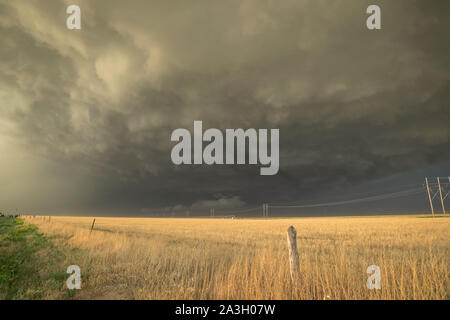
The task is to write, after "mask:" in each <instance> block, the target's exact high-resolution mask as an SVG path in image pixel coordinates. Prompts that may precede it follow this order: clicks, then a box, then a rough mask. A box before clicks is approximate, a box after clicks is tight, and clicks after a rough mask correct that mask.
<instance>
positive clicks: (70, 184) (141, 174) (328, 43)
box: [0, 0, 450, 215]
mask: <svg viewBox="0 0 450 320" xmlns="http://www.w3.org/2000/svg"><path fill="white" fill-rule="evenodd" d="M70 4H78V5H79V6H80V8H81V12H82V14H81V15H82V19H81V20H82V21H81V23H82V29H81V30H68V29H67V28H66V19H67V17H68V15H67V14H66V7H67V6H68V5H70ZM369 4H378V5H380V7H381V10H382V11H381V12H382V29H381V30H377V31H370V30H368V29H367V28H366V18H367V16H368V15H367V14H366V8H367V6H368V5H369ZM449 12H450V1H439V0H434V1H425V0H424V1H413V0H395V1H394V0H390V1H375V0H374V1H362V0H358V1H349V0H342V1H339V0H326V1H325V0H323V1H319V0H283V1H275V0H273V1H268V0H250V1H249V0H239V1H234V0H227V1H210V0H197V1H184V0H183V1H181V0H180V1H162V0H158V1H148V0H145V1H137V0H133V1H123V0H121V1H112V0H108V1H106V0H105V1H101V0H95V1H94V0H89V1H88V0H86V1H75V0H73V1H54V0H39V1H31V0H30V1H6V0H0V184H1V192H0V208H3V209H8V210H12V209H14V208H19V210H22V211H28V212H49V213H53V214H57V213H60V214H92V213H103V214H108V213H111V214H113V213H118V212H122V213H125V214H130V215H131V214H146V213H151V212H157V211H161V210H166V211H180V212H183V211H185V210H192V211H193V212H195V211H196V210H198V211H201V208H209V207H213V206H214V207H217V208H224V209H228V208H231V209H235V208H246V207H247V206H253V205H260V204H261V203H262V202H290V201H302V200H307V199H311V198H314V197H316V196H317V194H318V193H319V192H323V191H324V190H341V189H345V188H349V187H351V186H358V185H364V184H370V183H371V182H373V181H380V179H389V177H391V176H398V175H402V174H408V173H410V172H417V170H424V169H427V168H430V170H434V169H435V168H440V167H442V166H444V165H447V164H450V103H449V101H450V72H449V67H450V41H449V38H448V31H449V30H450V15H449ZM194 120H202V121H203V126H204V127H205V128H219V129H225V128H269V129H270V128H279V129H280V171H279V173H278V174H277V175H275V176H260V175H259V167H258V166H242V165H240V166H239V165H213V166H206V165H197V166H194V165H191V166H188V165H185V166H175V165H173V164H172V162H171V159H170V152H171V149H172V147H173V146H174V143H173V142H171V141H170V135H171V132H172V131H173V130H174V129H176V128H187V129H189V130H191V131H192V128H193V121H194ZM438 173H439V172H438ZM444 173H445V172H443V174H444ZM447 173H448V172H447ZM425 174H426V172H425ZM421 182H422V181H418V183H421Z"/></svg>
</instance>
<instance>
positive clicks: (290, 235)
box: [287, 226, 300, 283]
mask: <svg viewBox="0 0 450 320" xmlns="http://www.w3.org/2000/svg"><path fill="white" fill-rule="evenodd" d="M287 241H288V247H289V264H290V267H291V278H292V282H293V283H296V282H297V279H298V276H299V273H300V266H299V258H298V251H297V231H295V228H294V227H293V226H290V227H289V228H288V230H287Z"/></svg>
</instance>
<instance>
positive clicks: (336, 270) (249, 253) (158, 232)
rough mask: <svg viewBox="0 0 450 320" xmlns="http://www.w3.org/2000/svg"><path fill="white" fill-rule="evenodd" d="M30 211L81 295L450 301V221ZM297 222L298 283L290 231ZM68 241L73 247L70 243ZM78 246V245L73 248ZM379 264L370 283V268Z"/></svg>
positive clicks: (95, 296) (161, 297)
mask: <svg viewBox="0 0 450 320" xmlns="http://www.w3.org/2000/svg"><path fill="white" fill-rule="evenodd" d="M92 219H93V218H84V217H51V219H50V221H49V219H48V218H46V217H35V218H33V217H26V221H27V223H33V224H36V225H37V226H38V227H39V229H40V230H41V231H43V232H44V233H45V234H47V235H52V236H54V237H53V238H54V239H55V241H56V245H57V246H58V244H60V245H61V246H63V245H64V244H65V245H66V246H67V244H68V245H69V247H70V248H71V249H70V250H69V249H65V252H64V254H65V258H64V259H65V260H64V262H63V264H65V265H67V266H68V265H71V264H76V265H79V266H80V268H81V273H82V289H81V290H78V291H77V293H76V295H75V297H74V298H75V299H448V298H449V277H448V266H449V259H450V238H449V236H450V219H448V218H425V217H419V216H385V217H336V218H329V217H327V218H286V219H233V220H231V219H193V218H191V219H177V218H173V219H164V218H99V217H97V218H96V222H95V228H94V230H93V231H92V233H90V227H91V224H92ZM290 225H293V226H294V227H295V228H296V229H297V244H298V249H299V256H300V271H301V275H300V279H299V281H298V283H297V284H295V285H294V284H293V283H292V282H291V278H290V273H289V260H288V248H287V240H286V230H287V228H288V227H289V226H290ZM69 247H68V248H69ZM76 248H78V249H76ZM372 264H374V265H377V266H379V267H380V269H381V289H380V290H369V289H367V287H366V280H367V277H368V276H369V275H368V274H366V269H367V267H368V266H369V265H372Z"/></svg>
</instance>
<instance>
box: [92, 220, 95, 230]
mask: <svg viewBox="0 0 450 320" xmlns="http://www.w3.org/2000/svg"><path fill="white" fill-rule="evenodd" d="M94 224H95V218H94V221H92V226H91V232H92V229H94Z"/></svg>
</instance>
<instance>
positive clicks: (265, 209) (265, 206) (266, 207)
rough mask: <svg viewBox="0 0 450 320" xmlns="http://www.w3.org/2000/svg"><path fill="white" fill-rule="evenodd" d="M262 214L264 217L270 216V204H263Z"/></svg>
mask: <svg viewBox="0 0 450 320" xmlns="http://www.w3.org/2000/svg"><path fill="white" fill-rule="evenodd" d="M262 212H263V217H268V216H269V204H268V203H263V204H262Z"/></svg>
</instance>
